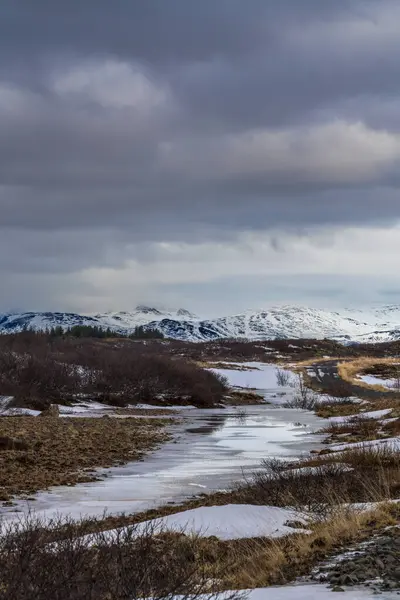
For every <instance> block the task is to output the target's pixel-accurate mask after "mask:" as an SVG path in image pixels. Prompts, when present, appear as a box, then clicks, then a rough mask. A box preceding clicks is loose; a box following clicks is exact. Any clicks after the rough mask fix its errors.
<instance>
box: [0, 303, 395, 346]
mask: <svg viewBox="0 0 400 600" xmlns="http://www.w3.org/2000/svg"><path fill="white" fill-rule="evenodd" d="M57 325H58V326H62V327H64V328H65V329H67V328H69V327H72V326H74V325H96V326H100V327H104V328H108V327H109V328H111V329H112V330H114V331H115V332H117V333H130V332H132V331H133V330H134V328H135V327H137V326H138V325H141V326H144V327H151V328H153V329H158V330H159V331H161V332H162V333H163V334H164V335H165V336H166V337H169V338H173V339H179V340H186V341H192V342H196V341H206V340H214V339H219V338H232V337H235V338H245V339H250V340H268V339H275V338H282V339H295V338H316V339H321V338H330V339H335V340H339V341H355V342H357V341H358V342H385V341H393V340H398V339H400V307H399V306H397V305H390V306H381V307H379V308H373V309H370V310H361V309H343V310H340V311H328V310H321V309H315V308H309V307H300V306H292V305H286V306H279V307H272V308H269V309H267V310H260V311H247V312H245V313H242V314H238V315H232V316H223V317H219V318H215V319H202V318H200V317H196V316H195V315H193V314H192V313H190V312H189V311H187V310H185V309H182V308H181V309H179V310H177V311H163V310H159V309H157V308H152V307H147V306H138V307H136V308H135V310H133V311H132V312H126V311H124V312H106V313H99V314H94V315H80V314H76V313H64V312H26V313H7V314H1V315H0V332H2V333H14V332H18V331H21V330H23V329H24V328H33V329H35V330H42V329H46V328H51V327H54V326H57Z"/></svg>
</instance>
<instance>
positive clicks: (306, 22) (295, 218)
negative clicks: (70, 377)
mask: <svg viewBox="0 0 400 600" xmlns="http://www.w3.org/2000/svg"><path fill="white" fill-rule="evenodd" d="M399 34H400V8H399V7H397V6H396V5H395V3H393V2H391V1H390V0H375V1H374V0H345V1H342V2H340V3H333V2H320V1H317V0H302V2H299V1H298V0H286V1H285V2H276V1H274V0H270V1H269V0H249V1H248V2H246V3H244V2H242V1H241V0H219V2H213V1H211V0H205V1H204V2H194V0H193V1H190V0H189V1H188V0H170V1H169V2H165V1H164V0H147V1H146V2H137V3H132V2H131V3H128V2H125V1H123V0H115V2H113V4H112V7H111V5H110V3H109V2H106V1H105V0H97V1H96V2H95V1H91V0H87V1H86V2H78V1H77V0H76V1H75V0H70V1H67V0H63V1H61V0H59V1H55V0H53V1H50V0H49V1H45V0H37V1H36V2H35V3H32V2H30V1H28V0H21V1H20V2H18V3H16V2H12V1H11V0H4V2H3V3H2V4H1V6H0V129H1V132H2V135H1V136H0V234H1V235H0V251H1V252H0V254H1V258H0V276H2V280H3V281H7V280H9V281H11V280H12V282H13V287H14V288H15V290H16V291H15V292H12V291H11V290H9V289H8V290H7V293H6V294H3V298H0V309H2V308H3V309H4V308H7V307H8V306H11V304H13V305H14V304H15V305H17V303H18V302H19V298H20V296H21V290H24V289H28V288H29V286H31V285H32V274H33V273H34V274H35V277H36V279H35V281H37V282H38V284H39V288H41V289H42V290H43V292H42V293H41V292H40V290H39V291H38V292H37V294H36V295H35V298H36V301H35V302H36V304H40V300H41V298H42V299H43V301H44V300H45V301H46V308H51V306H50V305H51V304H52V303H54V304H55V303H59V302H60V297H61V298H62V297H65V295H64V296H63V294H62V293H61V295H60V291H59V290H60V286H61V288H62V286H63V285H65V286H68V288H70V287H71V286H72V287H73V286H75V288H76V292H75V294H73V295H72V296H73V297H72V296H71V299H70V300H68V303H67V302H66V304H68V307H69V308H70V307H74V308H75V309H79V306H80V303H81V304H82V306H83V305H84V306H85V307H87V306H88V305H89V304H90V302H91V301H92V294H96V293H97V294H98V295H99V297H100V298H102V297H103V296H104V297H107V298H108V296H107V294H106V293H105V291H104V290H105V289H106V288H107V285H109V283H108V281H107V280H106V279H104V281H103V283H102V282H100V281H99V280H98V279H96V282H95V283H87V284H85V283H84V277H85V272H86V271H87V270H89V271H90V270H93V269H102V268H103V269H107V273H108V275H107V276H108V277H111V275H110V270H111V271H113V273H118V270H121V269H124V268H125V267H126V264H127V262H129V261H132V260H135V261H137V262H139V263H140V264H142V265H147V268H148V269H149V273H150V271H151V269H152V261H155V260H157V258H155V255H158V252H159V249H158V250H157V252H156V253H155V251H154V244H161V248H162V244H163V243H166V244H168V243H170V242H174V243H192V244H199V243H200V242H201V241H203V242H204V243H208V242H215V241H218V240H219V241H220V242H221V243H226V244H232V243H234V240H238V239H239V238H240V235H241V234H242V233H243V232H251V231H253V232H260V231H266V232H267V234H266V235H272V236H274V239H275V240H277V241H275V247H276V248H277V249H278V250H279V249H281V250H282V248H285V244H286V237H285V236H286V235H291V233H290V232H292V233H293V231H296V232H301V233H302V235H307V232H308V231H309V229H310V228H313V227H316V226H318V227H323V228H324V230H325V231H327V232H328V230H329V228H333V227H335V228H336V227H338V226H342V227H348V226H354V225H356V226H358V227H371V225H374V224H375V225H378V224H379V225H380V226H381V225H382V224H383V225H384V226H388V225H391V224H392V223H393V222H395V221H397V220H398V219H399V218H400V203H399V201H398V194H399V177H398V172H399V166H400V120H399V114H398V110H397V106H398V96H399V93H400V63H399V61H398V56H399V53H400V35H399ZM285 231H286V233H285ZM268 232H269V233H268ZM282 232H283V233H282ZM327 235H328V233H327ZM237 243H239V242H237ZM249 261H251V257H249ZM171 268H172V267H171ZM177 268H179V264H178V263H177ZM154 269H155V270H157V269H156V267H154ZM339 274H340V273H339ZM113 276H114V275H113ZM60 277H64V279H63V280H62V281H64V284H61V283H60ZM16 278H18V281H16ZM149 279H152V278H151V277H150V276H149ZM152 281H153V283H152V285H154V286H155V285H157V283H156V282H155V280H154V278H153V279H152ZM160 285H161V284H160ZM147 288H148V285H147V282H146V280H145V279H144V278H143V277H141V278H140V283H138V287H137V288H136V289H135V292H134V293H133V292H132V294H131V296H132V301H133V300H134V299H135V300H136V299H138V300H140V299H141V296H143V295H151V290H148V289H147ZM177 289H178V288H177ZM79 290H80V291H79ZM141 290H143V293H142V291H141ZM144 290H146V291H145V292H144ZM157 290H158V291H159V292H160V294H161V295H162V291H160V290H159V288H157ZM121 293H122V292H121ZM333 293H335V294H336V295H337V296H340V291H339V292H337V291H335V292H334V291H332V294H333ZM85 294H86V296H85V297H87V300H83V299H82V298H83V296H84V295H85ZM165 294H166V297H168V298H169V297H170V290H169V289H168V290H167V288H165ZM207 294H208V295H209V292H207ZM215 294H219V292H218V291H217V287H216V288H215ZM22 295H23V293H22ZM196 295H198V293H197V292H196ZM320 295H321V296H323V295H324V292H323V291H322V292H321V293H320ZM14 296H15V297H16V299H15V302H14V300H13V298H14ZM29 300H30V298H29V296H27V300H26V301H25V303H27V302H29ZM17 301H18V302H17ZM104 301H106V300H104ZM108 301H110V302H111V301H112V302H114V303H118V302H119V300H118V299H115V298H114V297H113V298H112V299H111V300H108V299H107V302H108ZM58 307H59V306H55V307H54V308H58ZM26 308H29V306H26ZM116 308H119V306H116ZM96 309H101V306H96Z"/></svg>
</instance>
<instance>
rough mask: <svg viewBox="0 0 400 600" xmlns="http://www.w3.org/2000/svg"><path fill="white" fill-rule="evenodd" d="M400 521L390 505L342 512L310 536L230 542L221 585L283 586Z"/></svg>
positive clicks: (396, 509) (399, 510)
mask: <svg viewBox="0 0 400 600" xmlns="http://www.w3.org/2000/svg"><path fill="white" fill-rule="evenodd" d="M399 518H400V508H399V507H398V506H396V505H393V504H382V505H380V506H377V507H375V508H373V509H372V510H371V511H368V512H364V513H358V512H355V511H351V510H346V509H341V510H338V511H337V513H336V514H334V515H333V516H332V518H330V519H328V520H326V521H322V522H317V523H314V524H312V525H311V526H310V527H311V530H312V533H311V535H305V534H296V535H292V536H287V537H285V538H280V539H278V540H264V541H263V540H251V541H243V540H241V541H239V543H236V544H232V543H229V544H227V545H228V546H229V550H228V552H226V558H225V560H226V562H227V568H226V575H225V578H224V586H225V587H226V589H232V588H236V589H246V588H254V587H263V586H269V585H283V584H285V583H288V582H289V581H293V580H294V579H295V578H296V577H300V576H304V575H307V574H309V573H310V571H311V569H312V567H313V566H315V565H316V564H317V563H318V562H319V561H321V560H324V559H327V558H328V557H329V556H331V555H332V554H333V553H335V552H337V551H339V550H341V549H342V548H343V547H344V546H347V545H349V544H350V543H353V542H361V541H363V540H365V539H368V538H369V537H370V536H371V534H372V533H373V532H375V531H377V530H381V529H383V528H384V527H386V526H389V525H394V524H396V523H398V519H399ZM230 564H232V565H233V566H232V567H230V566H229V565H230Z"/></svg>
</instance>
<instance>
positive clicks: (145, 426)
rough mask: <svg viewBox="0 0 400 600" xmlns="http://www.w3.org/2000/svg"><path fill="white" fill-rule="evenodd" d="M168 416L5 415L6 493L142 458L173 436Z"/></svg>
mask: <svg viewBox="0 0 400 600" xmlns="http://www.w3.org/2000/svg"><path fill="white" fill-rule="evenodd" d="M169 422H170V421H169V420H168V419H159V418H153V419H146V418H138V419H135V418H124V419H118V418H104V417H103V418H75V419H70V418H40V417H36V418H34V417H1V418H0V444H1V447H0V497H1V500H3V501H6V500H9V499H10V498H11V497H13V496H15V495H21V494H25V495H30V494H32V493H34V492H36V491H38V490H43V489H46V488H48V487H49V486H53V485H74V484H76V483H80V482H84V481H93V480H94V479H96V475H95V474H94V473H93V469H94V468H95V467H111V466H113V465H119V464H123V463H125V462H128V461H134V460H139V459H141V458H142V457H143V456H144V454H145V453H146V452H148V451H150V450H154V449H155V448H156V447H157V446H158V445H159V444H161V443H162V442H165V441H166V440H168V439H169V434H168V433H167V431H166V429H165V426H166V425H167V424H168V423H169Z"/></svg>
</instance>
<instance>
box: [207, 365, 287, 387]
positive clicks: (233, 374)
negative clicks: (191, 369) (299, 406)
mask: <svg viewBox="0 0 400 600" xmlns="http://www.w3.org/2000/svg"><path fill="white" fill-rule="evenodd" d="M238 366H241V367H244V369H243V370H240V369H236V370H235V369H210V370H211V371H213V372H214V373H218V374H219V375H222V376H224V377H226V378H227V380H228V382H229V385H231V386H232V387H238V388H249V389H257V390H262V391H265V392H268V391H273V392H275V393H276V391H277V390H278V391H279V392H287V393H289V392H292V393H293V388H292V387H291V386H289V385H288V386H285V387H279V386H278V385H277V375H276V372H277V367H276V365H269V364H265V363H261V362H244V363H239V364H238ZM285 373H287V375H288V377H290V380H291V381H294V380H295V376H294V374H293V373H292V372H291V371H285Z"/></svg>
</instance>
